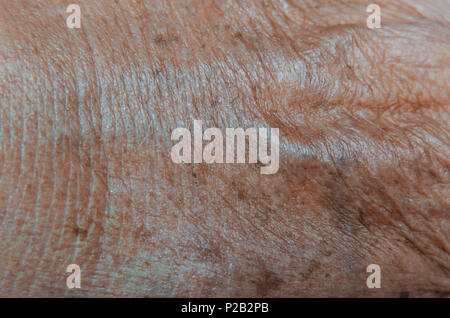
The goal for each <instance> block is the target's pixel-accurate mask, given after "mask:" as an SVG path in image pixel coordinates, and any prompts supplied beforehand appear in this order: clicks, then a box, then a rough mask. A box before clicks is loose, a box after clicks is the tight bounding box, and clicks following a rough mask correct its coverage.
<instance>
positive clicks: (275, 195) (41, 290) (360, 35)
mask: <svg viewBox="0 0 450 318" xmlns="http://www.w3.org/2000/svg"><path fill="white" fill-rule="evenodd" d="M53 3H54V5H52V6H49V5H47V4H41V3H37V4H35V5H34V6H30V5H29V4H28V2H27V1H22V2H20V1H17V2H14V3H10V2H8V3H6V2H4V3H0V14H1V19H0V37H1V39H2V40H4V41H3V42H2V43H4V44H3V45H4V46H3V47H2V48H1V49H0V52H1V55H0V56H1V58H2V63H0V73H1V74H2V82H1V85H2V92H3V93H4V96H5V97H4V98H2V107H1V126H0V127H1V128H0V129H1V134H0V139H1V157H0V158H1V164H2V165H1V169H2V170H1V178H0V210H1V211H5V212H4V213H2V214H1V215H0V222H1V224H0V251H1V252H0V268H2V269H4V270H3V271H2V272H0V294H1V295H5V296H6V295H7V296H64V295H81V296H124V295H132V296H224V297H227V296H269V297H270V296H394V297H400V296H401V297H406V296H409V297H414V296H439V297H440V296H442V295H445V294H446V293H448V291H449V290H450V278H449V268H448V264H449V263H450V262H449V261H450V260H449V252H450V247H449V243H448V242H449V241H450V240H449V235H450V231H449V226H448V224H449V214H448V213H449V212H448V211H449V200H448V192H449V180H450V178H449V161H448V158H449V156H448V154H449V144H448V140H449V138H448V135H449V126H448V120H447V118H448V109H449V108H448V106H449V105H448V100H449V99H448V97H449V96H448V94H449V89H448V83H449V81H448V79H449V65H448V61H449V60H450V59H449V57H448V54H449V53H448V52H450V50H449V48H448V47H449V45H450V44H449V42H450V41H449V39H448V32H446V31H447V29H446V27H445V25H447V24H448V22H449V21H447V20H446V17H445V16H442V15H441V14H440V12H442V9H440V8H441V7H442V6H444V7H445V6H448V4H446V3H445V2H442V3H440V2H439V1H436V2H433V3H431V2H427V3H424V2H423V1H422V2H420V1H412V2H408V3H405V2H403V1H387V2H383V8H382V14H383V17H382V19H383V22H382V28H381V29H378V30H369V29H367V28H365V23H366V17H367V14H366V12H365V5H366V2H364V1H354V2H352V3H348V2H346V3H341V2H339V1H333V3H330V2H329V1H318V2H317V8H312V7H310V6H308V5H307V4H303V3H301V2H298V3H297V2H293V1H286V2H283V1H270V2H263V1H247V2H246V3H242V4H241V3H239V2H198V1H193V2H186V1H179V2H177V1H175V2H174V1H167V2H166V1H157V2H154V3H153V4H152V5H149V4H148V3H147V2H145V1H136V2H133V3H132V2H128V1H119V2H116V3H115V4H113V3H112V2H110V1H95V2H92V1H89V2H87V1H86V2H84V1H80V7H81V8H82V26H81V28H80V29H79V30H69V29H68V28H67V27H66V25H65V16H64V12H65V11H64V9H65V5H66V3H63V2H60V1H54V2H53ZM169 17H171V18H170V19H169ZM443 25H444V26H443ZM424 48H427V49H426V50H425V49H424ZM406 52H408V53H410V54H406ZM4 101H6V102H4ZM193 118H196V119H201V120H203V122H204V124H205V126H206V127H218V128H220V129H222V130H224V129H225V128H226V127H246V128H248V127H254V126H255V125H258V126H262V127H279V128H280V136H281V137H280V138H281V139H280V143H281V144H280V169H279V171H278V172H277V173H276V174H274V175H269V176H263V175H261V174H260V173H259V170H260V167H258V165H259V164H248V165H238V166H236V165H233V164H223V165H214V164H198V165H175V164H173V162H172V161H171V160H170V147H171V146H172V145H173V144H172V143H171V140H170V133H171V131H172V130H173V129H175V128H176V127H180V126H185V125H184V124H186V126H188V125H189V124H190V123H192V119H193ZM180 123H183V125H180ZM71 263H77V264H79V265H80V267H81V269H82V273H83V276H82V280H83V281H82V288H81V289H80V290H78V291H76V292H74V291H68V290H67V289H66V288H65V276H64V270H65V268H66V266H67V265H68V264H71ZM371 263H376V264H379V265H380V266H381V268H382V271H383V283H382V286H383V287H382V288H380V289H378V290H368V289H367V287H366V283H365V282H366V278H367V274H366V266H367V265H368V264H371ZM30 269H33V270H30Z"/></svg>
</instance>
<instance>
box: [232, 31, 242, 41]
mask: <svg viewBox="0 0 450 318" xmlns="http://www.w3.org/2000/svg"><path fill="white" fill-rule="evenodd" d="M233 37H234V38H235V39H238V40H240V39H242V33H241V32H236V33H234V34H233Z"/></svg>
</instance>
